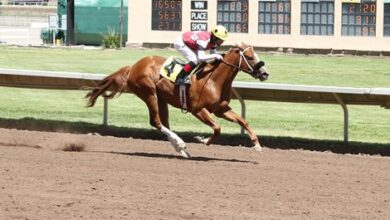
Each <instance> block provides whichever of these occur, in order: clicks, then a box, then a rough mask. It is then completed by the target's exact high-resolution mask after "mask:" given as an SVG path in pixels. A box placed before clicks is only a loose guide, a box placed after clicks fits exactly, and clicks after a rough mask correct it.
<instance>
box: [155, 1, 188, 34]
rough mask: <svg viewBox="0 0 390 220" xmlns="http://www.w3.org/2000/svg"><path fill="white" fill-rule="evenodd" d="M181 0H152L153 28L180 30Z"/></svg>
mask: <svg viewBox="0 0 390 220" xmlns="http://www.w3.org/2000/svg"><path fill="white" fill-rule="evenodd" d="M181 11H182V1H181V0H152V30H159V31H180V30H181V20H182V13H181Z"/></svg>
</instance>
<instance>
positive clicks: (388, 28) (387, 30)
mask: <svg viewBox="0 0 390 220" xmlns="http://www.w3.org/2000/svg"><path fill="white" fill-rule="evenodd" d="M384 15H385V17H384V19H383V26H384V27H383V35H384V36H390V1H389V3H385V13H384Z"/></svg>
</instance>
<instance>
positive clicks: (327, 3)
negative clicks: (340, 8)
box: [301, 0, 334, 35]
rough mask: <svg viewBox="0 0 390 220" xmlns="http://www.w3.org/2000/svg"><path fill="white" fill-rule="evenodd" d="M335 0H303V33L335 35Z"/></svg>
mask: <svg viewBox="0 0 390 220" xmlns="http://www.w3.org/2000/svg"><path fill="white" fill-rule="evenodd" d="M333 26H334V0H319V1H317V2H313V1H305V0H302V3H301V34H302V35H333Z"/></svg>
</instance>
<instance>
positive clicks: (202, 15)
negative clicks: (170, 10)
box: [191, 11, 207, 21]
mask: <svg viewBox="0 0 390 220" xmlns="http://www.w3.org/2000/svg"><path fill="white" fill-rule="evenodd" d="M191 20H196V21H203V20H207V12H201V11H192V12H191Z"/></svg>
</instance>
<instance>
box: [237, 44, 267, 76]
mask: <svg viewBox="0 0 390 220" xmlns="http://www.w3.org/2000/svg"><path fill="white" fill-rule="evenodd" d="M232 50H233V51H234V52H235V53H238V54H239V56H240V58H239V59H240V60H239V62H238V69H239V70H241V71H244V72H246V73H248V74H250V75H251V76H253V77H254V78H255V79H260V80H261V81H264V80H267V79H268V76H269V73H268V71H267V69H266V68H265V63H264V61H261V60H260V59H259V57H258V56H257V54H256V53H255V51H254V49H253V47H252V46H249V45H246V44H244V43H242V44H241V45H236V46H235V47H233V48H232Z"/></svg>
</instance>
